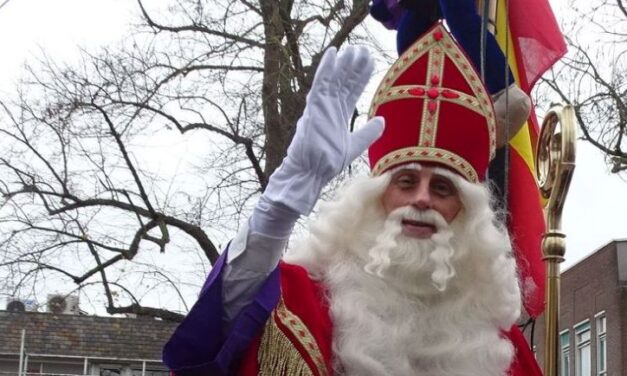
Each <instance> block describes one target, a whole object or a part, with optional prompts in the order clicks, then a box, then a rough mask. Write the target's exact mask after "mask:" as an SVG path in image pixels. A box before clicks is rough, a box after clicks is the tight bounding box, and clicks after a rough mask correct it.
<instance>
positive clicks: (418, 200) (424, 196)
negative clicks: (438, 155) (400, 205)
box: [411, 179, 433, 210]
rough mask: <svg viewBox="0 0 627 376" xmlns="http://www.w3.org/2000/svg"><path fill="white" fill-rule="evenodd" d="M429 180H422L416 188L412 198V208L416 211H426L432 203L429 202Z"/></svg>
mask: <svg viewBox="0 0 627 376" xmlns="http://www.w3.org/2000/svg"><path fill="white" fill-rule="evenodd" d="M429 185H430V184H429V179H423V180H421V181H420V184H418V187H416V191H415V192H414V195H413V197H412V203H411V204H412V206H413V207H415V208H416V209H418V210H427V209H431V207H432V203H433V202H432V201H431V191H430V189H429Z"/></svg>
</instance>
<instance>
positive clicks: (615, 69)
mask: <svg viewBox="0 0 627 376" xmlns="http://www.w3.org/2000/svg"><path fill="white" fill-rule="evenodd" d="M569 5H570V8H571V9H570V10H571V11H572V12H573V13H574V14H573V17H572V18H570V17H569V19H571V21H570V22H572V24H570V25H565V27H564V34H565V35H566V40H567V42H568V45H569V53H568V54H567V56H566V57H565V58H563V59H562V61H561V63H558V64H557V65H556V67H555V68H554V69H553V70H552V71H551V73H550V74H549V75H546V76H545V78H544V80H543V81H542V83H543V84H544V85H547V86H548V87H549V88H550V90H551V91H552V92H554V93H557V94H558V96H559V98H560V100H561V101H563V102H567V103H568V102H569V103H572V104H573V106H574V108H575V114H576V117H577V120H578V122H579V125H580V129H581V132H580V134H581V137H582V138H583V139H584V140H586V141H588V142H590V143H591V144H592V145H594V146H595V147H596V148H598V149H599V150H601V151H602V152H603V153H604V154H605V155H606V159H607V163H608V164H609V166H610V167H611V171H612V172H614V173H619V172H621V171H625V170H627V141H625V138H626V137H627V3H625V1H624V0H596V1H592V2H580V1H577V2H575V1H573V2H571V3H570V4H569Z"/></svg>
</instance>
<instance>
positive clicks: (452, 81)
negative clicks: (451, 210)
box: [368, 23, 496, 182]
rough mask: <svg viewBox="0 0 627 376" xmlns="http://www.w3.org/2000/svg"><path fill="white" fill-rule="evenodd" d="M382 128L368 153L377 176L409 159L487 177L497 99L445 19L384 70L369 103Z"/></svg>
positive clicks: (472, 177)
mask: <svg viewBox="0 0 627 376" xmlns="http://www.w3.org/2000/svg"><path fill="white" fill-rule="evenodd" d="M369 116H370V117H373V116H383V117H384V118H385V131H384V132H383V135H382V136H381V137H380V138H379V139H378V140H377V141H376V142H374V143H373V144H372V145H371V146H370V148H369V151H368V155H369V158H370V168H371V169H372V174H373V175H374V176H377V175H380V174H382V173H383V172H385V171H386V170H388V169H390V168H393V167H396V166H399V165H401V164H405V163H412V162H415V163H423V164H424V163H427V164H435V165H440V166H442V167H446V168H448V169H450V170H452V171H454V172H456V173H458V174H460V175H461V176H462V177H464V178H465V179H467V180H468V181H471V182H479V181H482V180H483V179H484V177H485V172H486V170H487V168H488V163H489V162H490V160H491V159H492V157H493V156H494V150H495V145H496V139H495V116H494V108H493V107H492V100H491V98H490V95H489V94H488V92H487V90H486V88H485V87H484V85H483V83H482V81H481V79H480V78H479V75H478V74H477V72H476V71H475V70H474V68H473V66H472V64H471V63H470V61H469V59H468V57H467V56H466V55H465V53H464V52H463V51H462V49H461V47H460V46H459V45H458V44H457V42H455V40H454V39H453V37H452V36H451V34H449V32H448V31H447V30H446V29H445V28H444V26H443V25H442V24H441V23H437V24H436V25H435V26H434V27H432V28H431V29H430V30H429V31H427V32H426V33H425V34H423V35H422V36H421V37H420V38H419V39H418V40H417V41H416V42H415V43H414V44H413V45H412V46H411V47H409V48H408V49H407V50H406V51H405V53H403V54H402V55H401V56H400V57H399V58H398V60H396V62H395V63H394V65H392V67H391V68H390V70H389V71H388V72H387V73H386V75H385V77H384V78H383V81H381V83H380V84H379V87H378V89H377V91H376V94H375V96H374V98H373V100H372V104H371V106H370V113H369Z"/></svg>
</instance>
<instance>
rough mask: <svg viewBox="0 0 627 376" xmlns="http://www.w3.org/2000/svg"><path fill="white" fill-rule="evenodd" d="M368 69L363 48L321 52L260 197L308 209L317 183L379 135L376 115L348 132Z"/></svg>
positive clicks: (370, 64) (327, 178)
mask: <svg viewBox="0 0 627 376" xmlns="http://www.w3.org/2000/svg"><path fill="white" fill-rule="evenodd" d="M373 69H374V61H373V59H372V57H371V56H370V53H369V52H368V50H367V49H366V48H365V47H348V48H347V49H346V50H344V51H342V52H340V53H337V51H336V49H335V47H331V48H329V49H328V50H327V51H326V52H325V54H324V56H323V57H322V59H321V60H320V65H319V66H318V70H317V71H316V76H315V77H314V80H313V84H312V86H311V90H310V92H309V95H308V96H307V105H306V106H305V111H304V112H303V116H302V117H301V118H300V119H299V120H298V123H297V125H296V134H295V135H294V138H293V140H292V143H291V144H290V146H289V148H288V149H287V156H286V157H285V159H283V163H281V166H279V168H278V169H277V170H276V171H275V172H274V174H272V176H271V177H270V180H269V182H268V185H267V187H266V190H265V192H264V196H265V198H267V199H268V200H270V201H271V202H277V203H281V204H283V205H285V206H287V207H289V208H291V209H293V210H295V211H297V212H298V213H300V214H302V215H307V214H309V213H310V212H311V210H312V209H313V207H314V205H315V203H316V201H317V200H318V197H319V196H320V192H321V191H322V188H323V187H324V186H325V185H326V184H327V183H328V182H329V181H330V180H331V179H332V178H333V177H335V176H336V175H337V174H339V173H340V172H341V171H342V170H343V169H344V168H345V167H347V166H348V165H349V164H350V163H351V162H352V161H353V160H354V159H355V158H357V157H358V156H359V155H361V153H363V152H364V151H365V150H366V149H367V148H368V146H370V144H372V143H373V142H374V141H375V140H376V139H377V138H379V137H380V136H381V134H382V133H383V128H384V122H383V118H381V117H375V118H373V119H371V120H370V121H369V122H368V123H366V124H365V125H364V126H363V127H362V128H360V129H359V130H357V131H355V132H353V133H350V132H349V131H348V123H349V120H350V118H351V116H352V114H353V111H354V110H355V105H356V103H357V99H358V98H359V96H360V95H361V94H362V92H363V90H364V88H365V87H366V84H367V83H368V80H369V79H370V76H371V74H372V71H373Z"/></svg>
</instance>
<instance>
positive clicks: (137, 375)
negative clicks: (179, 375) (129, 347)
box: [133, 369, 170, 376]
mask: <svg viewBox="0 0 627 376" xmlns="http://www.w3.org/2000/svg"><path fill="white" fill-rule="evenodd" d="M169 375H170V371H166V370H163V369H146V371H145V372H144V373H143V374H142V370H140V369H139V370H138V369H134V370H133V376H169Z"/></svg>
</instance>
